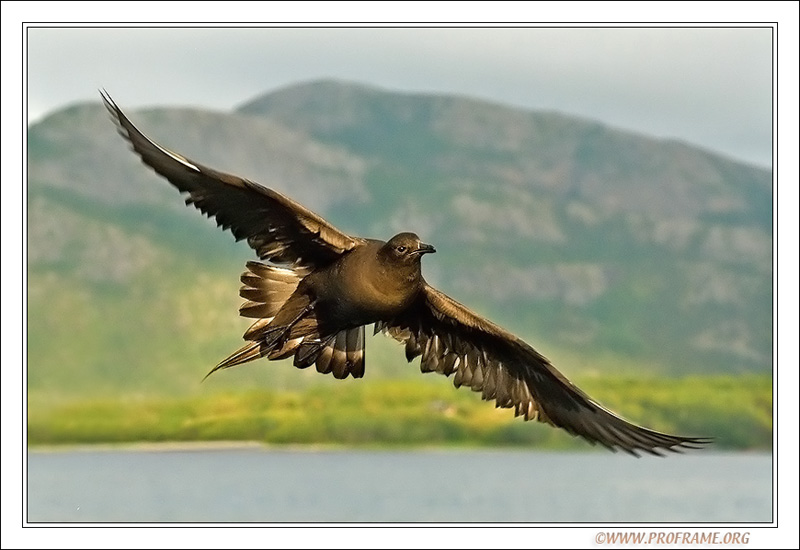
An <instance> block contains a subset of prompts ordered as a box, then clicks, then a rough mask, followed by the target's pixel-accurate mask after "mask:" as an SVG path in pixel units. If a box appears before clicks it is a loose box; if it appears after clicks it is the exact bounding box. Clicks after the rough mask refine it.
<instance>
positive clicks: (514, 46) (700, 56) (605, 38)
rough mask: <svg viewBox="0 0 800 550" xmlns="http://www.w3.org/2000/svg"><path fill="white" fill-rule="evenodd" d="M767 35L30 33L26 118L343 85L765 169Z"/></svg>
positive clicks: (695, 31)
mask: <svg viewBox="0 0 800 550" xmlns="http://www.w3.org/2000/svg"><path fill="white" fill-rule="evenodd" d="M773 38H774V36H773V29H772V28H769V27H761V28H759V27H729V28H719V27H716V28H713V27H706V28H666V27H654V28H653V27H651V28H641V27H640V28H576V27H572V28H541V27H540V28H530V27H528V28H308V27H306V28H28V31H27V46H28V57H27V60H28V115H29V121H31V122H34V121H36V120H39V119H41V117H42V116H43V115H46V114H47V113H49V112H52V111H53V110H54V109H58V108H60V107H63V106H65V105H67V104H69V103H72V102H75V101H87V100H88V101H98V94H97V89H98V88H100V87H104V88H106V89H108V90H109V92H110V93H111V94H112V95H113V96H114V98H115V99H116V100H117V101H118V102H119V103H120V104H121V105H123V106H125V107H126V108H129V109H130V108H132V107H138V106H144V105H193V106H204V107H209V108H213V109H219V110H228V109H231V108H233V107H235V106H237V105H239V104H241V103H243V102H245V101H247V100H249V99H251V98H253V97H254V96H256V95H259V94H261V93H264V92H266V91H269V90H273V89H276V88H278V87H281V86H285V85H288V84H292V83H296V82H298V81H308V80H312V79H318V78H337V79H342V80H352V81H356V82H360V83H364V84H372V85H377V86H380V87H384V88H387V89H390V90H399V91H415V92H441V93H452V94H461V95H469V96H473V97H477V98H483V99H488V100H491V101H495V102H500V103H505V104H509V105H512V106H519V107H525V108H530V109H548V110H557V111H561V112H564V113H568V114H575V115H579V116H582V117H586V118H591V119H595V120H599V121H602V122H605V123H607V124H610V125H612V126H616V127H620V128H624V129H630V130H634V131H636V132H640V133H643V134H647V135H652V136H656V137H669V138H676V139H679V140H682V141H686V142H689V143H692V144H695V145H699V146H701V147H704V148H707V149H711V150H714V151H717V152H720V153H723V154H725V155H727V156H730V157H733V158H737V159H741V160H745V161H748V162H752V163H756V164H758V165H761V166H770V165H771V161H772V97H773V95H772V67H773V64H772V54H773V49H772V46H773V44H772V43H773Z"/></svg>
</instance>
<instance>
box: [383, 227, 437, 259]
mask: <svg viewBox="0 0 800 550" xmlns="http://www.w3.org/2000/svg"><path fill="white" fill-rule="evenodd" d="M429 252H436V249H435V248H433V247H432V246H431V245H429V244H425V243H423V242H422V241H421V240H419V237H418V236H417V235H416V234H414V233H399V234H397V235H395V236H394V237H392V238H391V239H389V242H387V243H386V244H384V245H383V247H382V248H381V254H382V255H383V256H384V257H386V258H388V259H390V260H391V261H392V262H396V263H401V264H411V263H419V260H420V258H421V257H422V255H423V254H428V253H429Z"/></svg>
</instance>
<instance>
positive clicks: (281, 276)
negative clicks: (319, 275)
mask: <svg viewBox="0 0 800 550" xmlns="http://www.w3.org/2000/svg"><path fill="white" fill-rule="evenodd" d="M247 269H248V270H247V271H245V272H244V273H243V274H242V276H241V281H242V283H243V286H242V287H241V289H240V291H239V294H240V296H241V297H242V298H244V299H245V300H246V301H245V302H244V304H242V306H241V307H240V308H239V313H240V314H241V315H242V317H249V318H251V319H255V321H254V322H253V324H252V325H251V326H250V328H248V329H247V331H246V332H245V333H244V339H245V340H249V342H248V343H247V344H245V345H244V346H243V347H242V348H241V349H239V350H237V351H236V352H234V353H232V354H231V355H229V356H228V357H226V358H225V359H223V360H222V361H221V362H220V363H219V364H218V365H217V366H216V367H214V368H213V369H212V370H211V372H209V373H208V374H207V375H206V378H208V376H210V375H211V374H212V373H214V372H216V371H218V370H221V369H227V368H230V367H233V366H236V365H240V364H242V363H247V362H248V361H253V360H255V359H259V358H261V357H267V358H268V359H270V360H274V359H285V358H288V357H291V356H293V355H294V365H295V366H296V367H298V368H306V367H310V366H311V365H313V364H316V366H317V371H319V372H321V373H324V374H327V373H332V374H333V376H334V377H336V378H346V377H347V376H349V375H351V376H353V377H354V378H361V377H362V376H364V327H363V326H361V327H356V328H350V329H345V330H341V331H338V332H333V333H332V332H330V329H325V328H323V327H320V325H319V323H318V321H317V317H316V315H315V312H314V309H313V306H314V304H313V303H312V301H311V299H310V297H309V296H307V295H305V293H302V292H296V291H297V287H298V285H299V284H300V281H301V280H302V274H299V273H296V272H295V271H292V270H290V269H285V268H280V267H275V266H271V265H266V264H262V263H260V262H247ZM204 380H205V378H204Z"/></svg>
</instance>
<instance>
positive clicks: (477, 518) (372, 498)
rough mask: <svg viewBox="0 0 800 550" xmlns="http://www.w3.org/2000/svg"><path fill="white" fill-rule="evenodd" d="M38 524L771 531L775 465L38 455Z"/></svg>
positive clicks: (702, 458)
mask: <svg viewBox="0 0 800 550" xmlns="http://www.w3.org/2000/svg"><path fill="white" fill-rule="evenodd" d="M27 474H28V475H27V483H28V491H27V497H28V498H27V507H28V509H27V521H28V522H32V523H35V522H58V523H66V522H91V523H98V522H148V523H149V522H215V523H216V522H259V523H261V522H318V523H319V522H391V523H394V522H546V523H556V522H570V523H577V522H592V523H595V522H596V523H609V522H626V523H628V522H648V523H652V522H676V523H686V522H703V523H706V522H713V523H727V522H747V523H755V522H770V521H771V520H772V455H771V454H768V453H715V452H702V451H701V452H693V453H687V454H683V455H671V456H669V457H667V458H656V457H643V458H639V459H636V458H633V457H631V456H628V455H625V454H614V453H610V452H585V453H560V452H545V451H528V450H507V449H502V450H410V451H398V450H387V451H379V450H374V451H373V450H352V449H348V450H294V449H291V450H290V449H273V448H267V447H256V446H241V447H218V448H215V447H211V448H209V447H203V448H181V447H170V446H166V447H143V448H87V449H69V450H37V449H33V450H30V451H29V453H28V470H27Z"/></svg>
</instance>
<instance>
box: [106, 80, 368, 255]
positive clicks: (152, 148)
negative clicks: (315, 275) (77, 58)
mask: <svg viewBox="0 0 800 550" xmlns="http://www.w3.org/2000/svg"><path fill="white" fill-rule="evenodd" d="M101 95H102V98H103V102H104V103H105V106H106V108H107V109H108V111H109V112H110V113H111V115H112V118H113V119H114V122H115V123H116V124H117V129H118V131H119V133H120V134H121V135H122V136H123V137H124V138H125V139H127V140H128V142H129V143H130V144H131V146H132V148H133V150H134V151H135V152H136V153H137V154H138V155H139V157H141V159H142V162H144V163H145V164H146V165H147V166H149V167H150V168H152V169H153V170H155V172H156V173H158V174H159V175H161V176H163V177H164V178H166V179H167V180H168V181H169V182H170V183H172V185H174V186H175V187H176V188H178V190H179V191H181V192H182V193H188V197H187V198H186V204H187V205H194V206H195V207H196V208H197V209H199V210H200V211H201V212H203V213H204V214H206V215H207V216H209V217H212V216H213V217H214V218H215V219H216V221H217V224H218V225H219V226H220V227H222V228H223V229H229V230H230V231H231V233H233V235H234V237H235V238H236V240H237V241H238V240H246V241H247V244H248V245H250V247H251V248H253V250H255V251H256V253H257V254H258V256H259V257H260V258H261V259H262V260H270V261H272V262H275V263H281V264H291V265H293V266H294V267H307V268H312V269H313V268H315V267H317V266H321V265H327V264H329V263H331V262H333V261H335V260H336V259H337V258H338V257H339V256H340V255H341V254H343V253H344V252H346V251H348V250H351V249H352V248H354V247H355V246H357V245H358V244H359V243H360V242H362V240H361V239H357V238H354V237H351V236H349V235H347V234H345V233H343V232H342V231H340V230H338V229H336V228H335V227H334V226H332V225H331V224H330V223H328V222H327V221H325V220H324V219H323V218H322V217H320V216H318V215H317V214H315V213H314V212H312V211H310V210H308V209H307V208H305V207H304V206H302V205H301V204H299V203H297V202H295V201H293V200H292V199H290V198H289V197H286V196H285V195H282V194H281V193H278V192H277V191H274V190H272V189H269V188H267V187H264V186H263V185H260V184H258V183H255V182H252V181H249V180H246V179H243V178H240V177H238V176H234V175H232V174H226V173H224V172H218V171H216V170H214V169H212V168H208V167H205V166H203V165H202V164H200V163H198V162H195V161H193V160H190V159H188V158H186V157H184V156H183V155H180V154H178V153H175V152H173V151H170V150H168V149H166V148H164V147H162V146H160V145H158V144H157V143H155V142H154V141H152V140H151V139H149V138H148V137H147V136H145V135H144V134H143V133H142V132H140V131H139V130H138V129H137V128H136V126H134V125H133V123H132V122H131V121H130V120H129V119H128V117H127V116H125V114H124V113H123V112H122V110H120V108H119V107H117V105H116V104H115V103H114V101H113V100H112V99H111V97H110V96H109V95H108V94H107V93H105V92H101Z"/></svg>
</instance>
